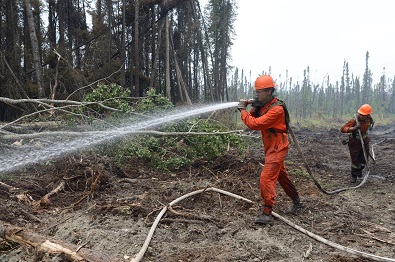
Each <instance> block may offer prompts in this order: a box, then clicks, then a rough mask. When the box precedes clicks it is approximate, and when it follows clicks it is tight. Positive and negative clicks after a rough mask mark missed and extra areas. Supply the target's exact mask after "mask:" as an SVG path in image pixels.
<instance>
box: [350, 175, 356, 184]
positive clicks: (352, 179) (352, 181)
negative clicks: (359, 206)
mask: <svg viewBox="0 0 395 262" xmlns="http://www.w3.org/2000/svg"><path fill="white" fill-rule="evenodd" d="M351 183H352V184H355V183H357V177H356V176H352V177H351Z"/></svg>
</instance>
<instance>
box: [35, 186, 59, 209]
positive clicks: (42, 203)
mask: <svg viewBox="0 0 395 262" xmlns="http://www.w3.org/2000/svg"><path fill="white" fill-rule="evenodd" d="M64 185H65V182H64V181H62V182H61V183H60V184H59V185H58V186H57V187H56V188H54V189H53V190H52V191H51V192H49V193H48V194H46V195H45V196H43V197H42V198H41V199H40V200H38V201H35V202H33V206H35V207H39V206H48V205H49V204H50V203H51V200H49V198H50V197H51V196H53V195H55V194H57V193H58V192H59V191H61V190H63V189H64Z"/></svg>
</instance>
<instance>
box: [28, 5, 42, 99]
mask: <svg viewBox="0 0 395 262" xmlns="http://www.w3.org/2000/svg"><path fill="white" fill-rule="evenodd" d="M25 8H26V16H27V22H28V26H29V36H30V40H31V44H32V55H33V61H34V69H35V73H36V80H37V90H38V96H39V98H44V97H45V91H44V87H43V81H42V74H41V59H40V49H39V46H38V40H37V34H36V28H35V26H34V18H33V11H32V5H31V2H30V0H25Z"/></svg>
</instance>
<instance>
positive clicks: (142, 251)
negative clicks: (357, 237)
mask: <svg viewBox="0 0 395 262" xmlns="http://www.w3.org/2000/svg"><path fill="white" fill-rule="evenodd" d="M209 191H213V192H218V193H221V194H224V195H228V196H231V197H234V198H237V199H240V200H243V201H246V202H248V203H253V201H251V200H249V199H247V198H244V197H242V196H239V195H236V194H233V193H230V192H227V191H225V190H221V189H218V188H215V187H208V188H205V189H200V190H196V191H193V192H190V193H188V194H185V195H183V196H181V197H179V198H177V199H175V200H173V201H172V202H170V203H169V204H168V205H166V206H164V207H163V209H162V211H161V212H160V213H159V214H158V216H157V217H156V219H155V221H154V223H153V224H152V226H151V229H150V231H149V233H148V235H147V237H146V239H145V242H144V244H143V247H142V248H141V249H140V251H139V253H137V254H136V256H135V257H134V258H132V259H131V261H130V262H139V261H140V260H141V259H142V258H143V256H144V254H145V251H147V248H148V245H149V243H150V242H151V239H152V236H153V234H154V232H155V229H156V227H157V225H158V224H159V221H160V220H161V218H162V216H163V215H164V214H165V213H166V211H167V209H168V207H171V206H172V205H175V204H177V203H178V202H180V201H181V200H183V199H186V198H188V197H191V196H193V195H196V194H201V193H204V192H209ZM272 215H273V216H274V217H276V218H278V219H280V220H282V221H283V222H285V223H286V224H288V225H289V226H291V227H293V228H295V229H296V230H298V231H300V232H302V233H303V234H306V235H308V236H309V237H311V238H313V239H315V240H317V241H319V242H321V243H324V244H326V245H328V246H331V247H334V248H337V249H339V250H342V251H346V252H348V253H350V254H353V255H357V256H361V257H365V258H370V259H373V260H375V261H387V262H395V259H393V258H388V257H381V256H377V255H374V254H370V253H366V252H362V251H358V250H355V249H352V248H349V247H345V246H342V245H340V244H337V243H335V242H332V241H330V240H327V239H325V238H323V237H321V236H319V235H316V234H314V233H312V232H310V231H308V230H306V229H304V228H302V227H300V226H298V225H296V224H294V223H292V222H291V221H289V220H288V219H286V218H284V217H282V216H280V215H279V214H277V213H275V212H272Z"/></svg>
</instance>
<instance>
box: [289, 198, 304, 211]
mask: <svg viewBox="0 0 395 262" xmlns="http://www.w3.org/2000/svg"><path fill="white" fill-rule="evenodd" d="M292 202H293V205H292V207H291V209H290V210H289V212H290V213H292V214H294V215H297V214H299V213H300V212H301V211H302V209H303V208H304V204H303V202H302V201H301V200H300V198H299V197H296V198H295V199H294V200H292Z"/></svg>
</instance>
